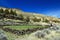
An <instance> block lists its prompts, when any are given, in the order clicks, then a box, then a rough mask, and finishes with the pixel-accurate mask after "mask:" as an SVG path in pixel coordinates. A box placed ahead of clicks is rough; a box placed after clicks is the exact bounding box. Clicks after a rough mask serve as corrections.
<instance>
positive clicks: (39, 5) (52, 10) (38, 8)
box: [0, 0, 60, 17]
mask: <svg viewBox="0 0 60 40" xmlns="http://www.w3.org/2000/svg"><path fill="white" fill-rule="evenodd" d="M0 6H3V7H8V8H19V9H21V10H23V11H25V12H35V13H40V14H44V15H49V16H54V17H60V0H0Z"/></svg>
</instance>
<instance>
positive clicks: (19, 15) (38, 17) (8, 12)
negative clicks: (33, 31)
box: [0, 7, 60, 23]
mask: <svg viewBox="0 0 60 40" xmlns="http://www.w3.org/2000/svg"><path fill="white" fill-rule="evenodd" d="M0 19H3V20H4V21H5V22H6V21H8V20H10V21H12V20H13V22H14V23H15V22H23V23H25V22H26V23H29V22H30V23H36V22H45V23H49V22H54V23H60V19H59V18H55V17H50V16H46V15H43V14H37V13H30V12H24V11H22V10H19V9H16V8H4V7H0ZM0 21H1V20H0Z"/></svg>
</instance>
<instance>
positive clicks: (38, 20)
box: [33, 17, 41, 22]
mask: <svg viewBox="0 0 60 40" xmlns="http://www.w3.org/2000/svg"><path fill="white" fill-rule="evenodd" d="M33 21H34V22H40V21H41V19H37V18H36V17H35V18H34V19H33Z"/></svg>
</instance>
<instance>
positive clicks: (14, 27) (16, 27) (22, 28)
mask: <svg viewBox="0 0 60 40" xmlns="http://www.w3.org/2000/svg"><path fill="white" fill-rule="evenodd" d="M38 27H43V26H28V25H27V26H25V25H24V26H5V27H4V28H11V29H16V30H26V29H28V28H38Z"/></svg>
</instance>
